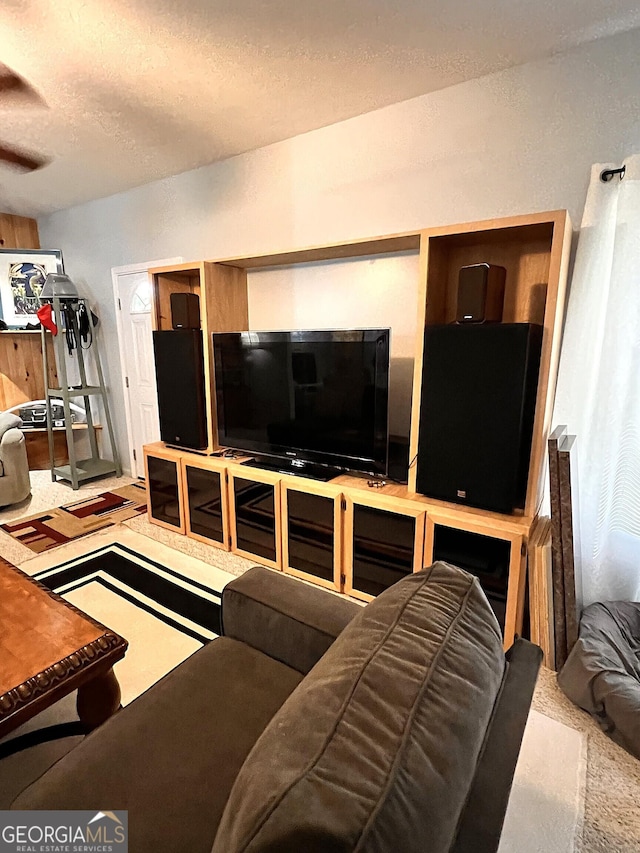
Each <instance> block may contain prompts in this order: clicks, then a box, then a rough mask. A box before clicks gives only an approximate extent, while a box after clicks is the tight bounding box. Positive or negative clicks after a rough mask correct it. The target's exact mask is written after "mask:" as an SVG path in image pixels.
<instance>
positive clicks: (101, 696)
mask: <svg viewBox="0 0 640 853" xmlns="http://www.w3.org/2000/svg"><path fill="white" fill-rule="evenodd" d="M120 697H121V693H120V685H119V684H118V679H117V678H116V676H115V673H114V671H113V669H110V670H108V671H107V672H105V673H103V674H102V675H98V676H96V678H92V679H91V681H88V682H87V683H86V684H83V685H82V687H79V688H78V700H77V703H76V707H77V709H78V716H79V717H80V721H81V722H82V723H83V724H84V726H85V728H86V729H87V730H88V731H91V730H92V729H95V728H96V727H97V726H99V725H101V723H104V721H105V720H108V719H109V717H111V716H112V715H113V714H115V712H116V711H117V710H118V708H120Z"/></svg>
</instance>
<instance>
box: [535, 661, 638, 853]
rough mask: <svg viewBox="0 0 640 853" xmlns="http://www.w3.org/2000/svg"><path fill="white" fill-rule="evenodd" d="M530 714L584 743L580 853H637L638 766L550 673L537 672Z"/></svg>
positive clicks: (553, 674) (545, 670)
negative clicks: (559, 724)
mask: <svg viewBox="0 0 640 853" xmlns="http://www.w3.org/2000/svg"><path fill="white" fill-rule="evenodd" d="M533 707H534V709H535V710H537V711H540V712H541V713H543V714H546V715H547V716H549V717H552V718H553V719H554V720H558V721H559V722H562V723H565V725H567V726H571V727H573V728H574V729H576V730H577V731H580V732H583V733H584V734H585V735H586V738H587V780H586V796H585V808H584V828H583V832H582V837H581V839H579V841H580V843H579V844H578V845H577V847H576V850H577V851H579V853H639V851H640V761H638V760H637V759H636V758H634V757H633V756H632V755H629V753H627V752H625V751H624V750H623V749H622V748H621V747H619V746H617V744H615V743H614V742H613V741H612V740H610V738H608V737H607V736H606V735H605V734H604V733H603V732H602V731H600V729H599V728H598V726H597V725H596V723H595V722H594V721H593V720H592V719H591V717H590V716H589V714H587V713H586V712H585V711H582V710H580V708H577V707H576V706H575V705H573V704H572V703H571V702H570V701H569V700H568V699H567V697H566V696H565V695H564V693H562V691H561V690H560V688H559V687H558V684H557V681H556V676H555V673H553V672H550V671H549V670H547V669H543V670H542V671H541V672H540V676H539V678H538V684H537V687H536V692H535V695H534V697H533Z"/></svg>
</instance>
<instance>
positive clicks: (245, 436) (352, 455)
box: [213, 329, 391, 476]
mask: <svg viewBox="0 0 640 853" xmlns="http://www.w3.org/2000/svg"><path fill="white" fill-rule="evenodd" d="M390 336H391V330H390V329H350V330H340V331H337V330H330V331H291V332H233V333H224V334H214V335H213V352H214V361H215V386H216V401H217V421H218V439H219V442H220V444H221V445H223V446H226V447H230V448H233V449H236V450H243V451H247V453H248V454H250V455H257V456H259V457H262V458H263V460H264V458H265V457H266V461H267V463H269V458H273V460H274V461H273V464H268V467H276V468H277V467H279V465H278V463H279V461H280V460H289V463H288V465H286V470H291V471H293V472H294V473H295V471H296V469H298V473H300V474H306V473H307V471H306V470H305V469H307V467H308V468H311V466H314V465H315V466H330V467H331V468H340V469H347V470H353V471H362V472H367V473H377V474H386V473H387V445H388V400H389V346H390ZM309 476H314V475H313V474H309Z"/></svg>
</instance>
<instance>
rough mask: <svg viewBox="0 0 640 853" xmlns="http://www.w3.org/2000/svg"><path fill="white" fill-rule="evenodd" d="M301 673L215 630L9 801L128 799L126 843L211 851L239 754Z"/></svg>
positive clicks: (78, 805)
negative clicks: (214, 634)
mask: <svg viewBox="0 0 640 853" xmlns="http://www.w3.org/2000/svg"><path fill="white" fill-rule="evenodd" d="M301 677H302V676H301V675H300V674H299V673H297V672H295V671H294V670H292V669H290V668H289V667H287V666H284V664H281V663H278V662H277V661H274V660H271V658H268V657H266V655H263V654H261V653H260V652H257V651H255V650H254V649H251V648H250V647H249V646H245V645H244V644H242V643H238V642H237V641H236V640H231V639H227V638H226V637H221V638H219V639H217V640H213V642H211V643H209V645H207V646H205V647H204V648H202V649H200V650H199V651H198V652H196V653H195V654H194V655H192V656H191V657H190V658H189V659H188V660H187V661H185V662H184V663H183V664H182V665H181V666H179V667H177V668H176V669H174V670H173V671H172V672H171V673H169V675H167V676H165V678H163V679H162V680H161V681H159V682H158V683H157V684H155V685H154V686H153V687H152V688H151V689H150V690H148V691H147V692H146V693H144V694H142V696H140V698H138V699H136V700H135V702H133V703H132V704H131V705H130V706H129V707H128V708H127V709H126V712H124V713H122V714H116V715H115V716H114V717H112V718H111V719H110V720H109V721H107V722H106V723H105V724H104V725H103V726H101V727H100V728H98V729H96V731H95V732H93V733H92V734H90V735H89V736H88V737H87V738H86V740H84V741H83V743H81V744H80V745H79V746H78V747H76V748H75V749H74V750H72V751H71V752H70V753H68V754H67V755H66V756H65V757H64V758H62V759H61V760H60V761H59V762H58V763H57V764H55V765H54V766H53V767H52V768H51V769H50V770H49V771H48V772H47V773H46V774H45V775H44V776H42V777H41V778H40V779H39V780H38V781H37V782H35V783H34V784H33V785H31V786H30V787H29V788H27V789H26V790H25V791H23V793H22V794H21V795H20V796H19V797H18V798H17V799H16V800H15V801H14V803H13V805H12V808H15V809H92V810H94V809H102V810H104V809H106V808H108V809H128V810H129V838H130V847H129V849H130V850H135V851H136V853H208V851H210V850H211V845H212V844H213V839H214V837H215V834H216V829H217V826H218V823H219V821H220V817H221V815H222V811H223V808H224V805H225V803H226V800H227V797H228V796H229V791H230V790H231V786H232V785H233V782H234V779H235V777H236V774H237V773H238V770H239V769H240V767H241V766H242V762H243V761H244V760H245V758H246V756H247V754H248V753H249V750H250V749H251V747H252V746H253V744H254V742H255V740H256V738H257V737H258V736H259V735H260V733H261V732H262V731H263V729H264V728H265V726H266V725H267V723H268V722H269V720H270V719H271V718H272V716H273V715H274V714H275V712H276V711H277V710H278V708H279V707H280V706H281V705H282V703H283V702H284V700H285V699H286V697H287V696H288V695H289V694H290V693H291V691H292V690H293V689H294V688H295V687H296V685H297V684H298V683H299V682H300V679H301Z"/></svg>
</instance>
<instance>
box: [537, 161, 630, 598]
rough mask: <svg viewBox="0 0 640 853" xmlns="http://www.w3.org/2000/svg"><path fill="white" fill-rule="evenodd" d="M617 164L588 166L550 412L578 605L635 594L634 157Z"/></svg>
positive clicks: (628, 596)
mask: <svg viewBox="0 0 640 853" xmlns="http://www.w3.org/2000/svg"><path fill="white" fill-rule="evenodd" d="M625 165H626V175H625V177H624V179H623V180H622V181H620V180H619V179H618V177H617V176H615V177H614V178H613V179H612V181H611V182H610V183H603V182H602V181H601V180H600V173H601V171H602V170H603V169H604V168H610V165H607V164H604V165H603V164H600V165H596V166H594V167H593V170H592V174H591V182H590V185H589V191H588V193H587V200H586V204H585V209H584V215H583V219H582V224H581V227H580V234H579V238H578V248H577V255H576V262H575V268H574V272H573V277H572V282H571V290H570V294H569V302H568V306H567V315H566V323H565V331H564V337H563V342H562V349H561V355H560V373H559V377H558V388H557V393H556V404H555V409H554V417H553V426H554V427H555V426H557V425H559V424H566V425H567V426H568V432H569V433H570V434H575V435H576V436H577V442H576V449H577V455H576V459H577V462H578V465H577V468H578V477H577V489H578V501H577V513H578V525H577V526H578V530H577V542H576V543H575V551H576V569H577V571H579V572H580V575H581V578H582V593H583V604H584V605H587V604H590V603H591V602H593V601H611V600H616V599H624V600H632V601H633V600H635V601H637V600H639V599H640V156H635V157H631V158H627V159H626V161H625Z"/></svg>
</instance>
